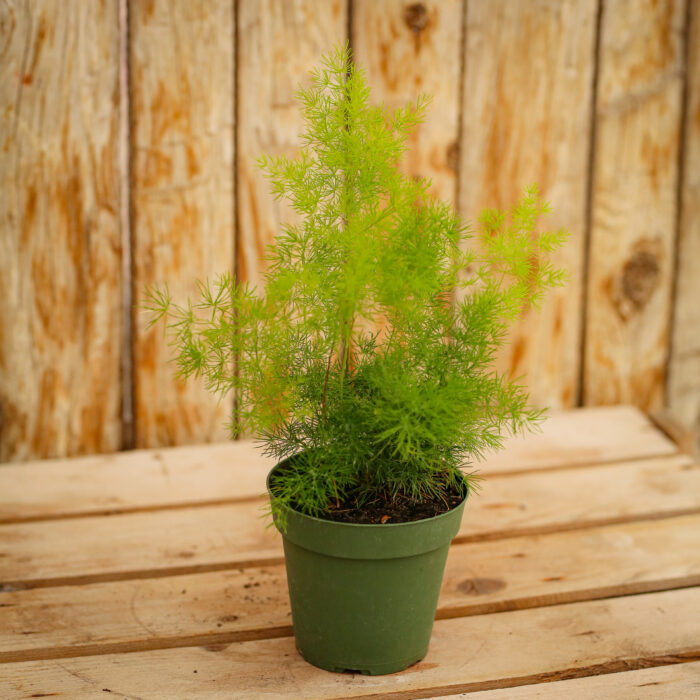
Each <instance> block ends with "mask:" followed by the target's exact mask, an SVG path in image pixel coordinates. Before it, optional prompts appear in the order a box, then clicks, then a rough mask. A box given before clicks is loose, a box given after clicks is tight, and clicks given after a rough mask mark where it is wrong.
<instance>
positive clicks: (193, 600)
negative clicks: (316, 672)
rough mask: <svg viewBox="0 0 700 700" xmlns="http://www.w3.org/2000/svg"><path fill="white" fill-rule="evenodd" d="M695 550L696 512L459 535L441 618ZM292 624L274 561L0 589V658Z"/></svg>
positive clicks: (241, 636) (663, 577)
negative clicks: (477, 536) (474, 537)
mask: <svg viewBox="0 0 700 700" xmlns="http://www.w3.org/2000/svg"><path fill="white" fill-rule="evenodd" d="M669 544H670V545H671V546H669ZM699 553H700V516H697V515H696V516H687V517H683V518H671V519H668V520H663V521H657V522H642V523H631V524H625V525H615V526H609V527H605V528H595V529H592V530H583V531H578V532H569V533H556V534H550V535H542V536H537V537H519V538H513V539H506V540H501V541H498V542H488V543H474V544H456V545H454V546H453V547H452V548H451V550H450V554H449V557H448V560H447V568H446V571H445V578H444V581H443V586H442V593H441V596H440V601H439V605H438V614H437V617H438V619H446V618H452V617H458V616H465V615H480V614H484V613H492V612H502V611H505V610H516V609H518V610H519V609H525V608H532V607H540V606H544V605H553V604H562V603H568V602H572V601H580V600H592V599H600V598H607V597H612V596H619V595H628V594H632V593H640V592H649V591H660V590H666V589H669V588H680V587H685V586H690V585H700V554H699ZM652 561H653V566H650V565H649V562H652ZM582 563H583V565H582ZM291 633H292V628H291V621H290V610H289V602H288V598H287V585H286V575H285V569H284V565H283V564H281V563H280V564H276V565H271V566H266V567H264V568H259V567H253V568H249V569H245V570H244V569H235V570H232V571H224V572H216V573H205V574H190V575H185V576H171V577H167V578H155V579H145V580H137V581H134V580H127V581H117V582H113V583H102V584H92V585H85V586H65V587H56V588H37V589H32V590H24V591H15V592H6V593H4V594H2V597H1V598H0V661H2V662H8V661H20V660H21V661H26V660H32V659H46V658H67V657H73V656H84V655H88V654H104V653H114V652H124V651H143V650H147V649H164V648H171V647H178V646H194V645H195V644H198V645H199V644H213V643H222V642H226V643H231V642H234V641H242V640H249V639H261V638H271V637H278V636H285V635H290V634H291Z"/></svg>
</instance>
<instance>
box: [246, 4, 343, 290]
mask: <svg viewBox="0 0 700 700" xmlns="http://www.w3.org/2000/svg"><path fill="white" fill-rule="evenodd" d="M346 34H347V7H346V3H345V2H343V1H342V0H291V1H290V0H240V1H239V2H238V47H239V48H238V58H239V64H238V79H237V99H238V125H237V130H238V144H237V148H238V150H237V155H238V158H237V177H238V192H237V215H238V235H237V244H236V245H237V250H236V254H237V260H236V265H237V272H238V274H239V276H240V278H241V279H243V280H246V281H248V282H250V283H251V284H253V285H259V284H260V283H261V274H262V272H263V271H264V268H265V261H264V256H265V252H266V247H267V246H268V245H270V244H271V243H272V242H273V240H274V237H275V236H276V235H277V234H278V233H279V231H280V225H281V224H282V223H289V222H291V221H292V220H293V218H292V216H293V212H292V210H291V208H290V207H289V206H288V205H287V204H286V202H284V201H278V200H275V199H274V197H273V196H272V194H271V193H270V184H269V182H268V181H267V180H266V179H265V177H264V176H263V174H262V173H261V172H260V170H259V169H258V168H257V165H256V161H257V159H258V158H259V157H260V156H261V155H262V154H263V153H267V154H270V155H281V154H286V155H289V156H293V155H295V153H296V152H297V148H298V146H299V132H300V130H301V127H302V119H301V113H300V111H299V104H298V103H297V101H296V100H295V99H294V93H295V92H296V89H297V85H298V84H299V82H301V81H304V82H306V80H307V78H308V73H309V71H310V70H311V69H312V68H314V67H315V66H316V65H317V64H318V62H319V59H320V58H321V56H322V55H323V54H325V53H327V52H328V51H329V50H330V49H331V48H332V47H333V46H334V45H335V44H336V43H339V42H340V43H342V42H344V41H345V40H346Z"/></svg>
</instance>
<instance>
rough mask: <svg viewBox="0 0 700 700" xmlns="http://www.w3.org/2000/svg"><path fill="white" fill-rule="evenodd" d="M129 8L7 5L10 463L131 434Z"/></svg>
mask: <svg viewBox="0 0 700 700" xmlns="http://www.w3.org/2000/svg"><path fill="white" fill-rule="evenodd" d="M118 105H119V15H118V3H117V2H115V1H114V0H111V1H109V2H103V3H65V4H64V3H55V2H49V1H37V2H31V3H30V2H22V3H21V2H15V1H14V0H12V1H9V2H4V3H2V6H0V183H1V185H0V260H1V261H2V262H1V263H0V264H1V265H2V274H0V297H2V305H1V306H0V460H22V459H28V458H39V457H57V456H65V455H76V454H85V453H90V452H105V451H110V450H115V449H118V448H119V446H120V442H121V419H120V401H121V384H120V373H119V359H120V350H121V342H122V323H121V315H120V314H121V311H120V309H121V285H122V278H121V269H120V265H121V243H120V230H119V218H118V212H119V207H120V192H119V175H118V173H119V170H118V134H119V112H118Z"/></svg>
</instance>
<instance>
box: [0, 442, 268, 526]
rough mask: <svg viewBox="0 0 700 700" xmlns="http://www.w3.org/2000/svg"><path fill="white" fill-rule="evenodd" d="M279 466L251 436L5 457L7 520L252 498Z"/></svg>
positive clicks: (2, 518) (3, 508) (2, 495)
mask: <svg viewBox="0 0 700 700" xmlns="http://www.w3.org/2000/svg"><path fill="white" fill-rule="evenodd" d="M273 466H274V460H271V459H270V458H267V457H265V456H264V455H263V454H262V452H261V450H260V449H258V448H257V447H256V446H255V444H254V443H253V442H252V441H240V442H234V441H230V442H221V443H214V444H211V445H196V446H195V445H193V446H183V447H173V448H164V449H156V450H134V451H130V452H117V453H114V454H110V455H95V456H89V457H81V458H74V459H68V460H42V461H38V462H25V463H22V464H18V465H13V464H8V465H3V466H2V467H0V523H7V522H25V521H32V520H47V519H51V518H63V517H72V516H76V515H99V514H105V513H124V512H137V511H142V510H155V509H159V508H172V507H183V506H187V505H193V504H198V503H210V504H213V503H222V502H232V501H244V500H251V499H254V498H258V497H260V496H262V495H263V494H264V493H265V477H266V476H267V473H268V472H269V470H270V469H271V468H272V467H273ZM20 467H21V469H20ZM29 485H31V488H28V486H29Z"/></svg>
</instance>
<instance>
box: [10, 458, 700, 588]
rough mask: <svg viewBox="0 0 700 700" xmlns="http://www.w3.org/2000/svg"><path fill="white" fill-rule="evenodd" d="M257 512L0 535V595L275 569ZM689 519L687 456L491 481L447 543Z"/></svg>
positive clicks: (233, 509) (244, 508) (693, 499)
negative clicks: (5, 588) (8, 589)
mask: <svg viewBox="0 0 700 700" xmlns="http://www.w3.org/2000/svg"><path fill="white" fill-rule="evenodd" d="M601 484H605V488H601ZM581 494H586V498H585V499H582V498H581ZM620 494H624V496H625V497H624V499H621V498H620ZM262 505H263V504H262V502H260V501H258V502H255V501H253V502H245V503H232V504H225V505H203V506H201V507H198V508H174V509H171V510H157V511H153V512H143V513H126V514H119V515H113V516H111V517H108V518H106V517H104V516H94V517H83V518H70V519H67V520H53V521H41V522H32V523H13V524H9V525H0V542H1V543H2V547H1V548H0V554H1V555H2V556H1V557H0V559H1V560H2V570H0V575H1V578H0V586H2V585H3V584H6V585H11V586H28V587H42V586H49V585H51V586H55V585H62V584H64V583H70V584H85V583H95V582H99V581H110V580H117V579H122V578H145V577H148V578H151V577H155V576H163V575H177V574H180V573H186V572H196V571H200V572H203V571H216V570H220V569H227V568H232V567H233V566H236V565H237V566H251V565H254V564H255V565H262V564H265V563H268V562H270V561H274V562H279V561H281V557H282V542H281V539H280V537H279V534H278V533H277V530H275V529H274V528H268V529H265V528H264V526H263V523H262V522H261V517H262V515H263V509H262ZM694 513H700V466H694V465H693V464H692V462H691V460H690V458H689V457H687V456H672V457H666V458H660V459H654V460H644V461H642V462H632V463H624V464H616V465H611V466H598V467H592V468H591V467H584V468H579V469H567V470H561V471H559V470H558V471H553V472H537V473H531V474H519V475H513V476H508V477H501V478H493V479H491V481H490V482H489V486H488V489H484V493H483V494H482V495H480V496H479V497H478V498H474V499H473V500H471V501H470V502H469V504H468V505H467V514H466V515H465V517H464V520H463V521H462V525H461V528H460V531H459V533H458V535H457V541H458V542H474V541H486V540H495V539H503V538H506V537H513V536H516V535H536V534H543V533H549V532H560V531H565V530H574V529H581V528H587V527H599V526H603V525H608V524H615V523H625V522H631V521H633V520H655V519H660V518H664V517H675V516H680V515H687V514H694ZM234 533H235V534H234Z"/></svg>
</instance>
